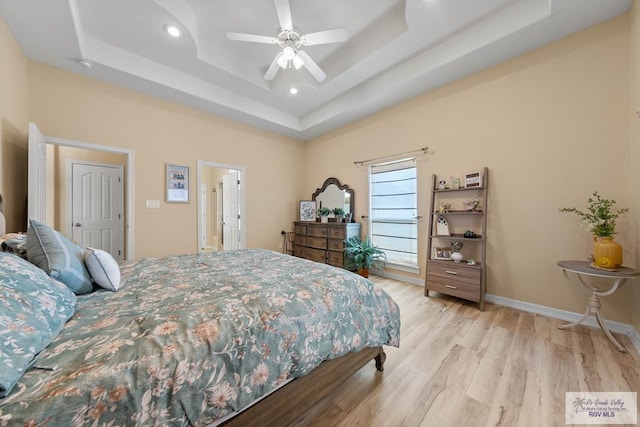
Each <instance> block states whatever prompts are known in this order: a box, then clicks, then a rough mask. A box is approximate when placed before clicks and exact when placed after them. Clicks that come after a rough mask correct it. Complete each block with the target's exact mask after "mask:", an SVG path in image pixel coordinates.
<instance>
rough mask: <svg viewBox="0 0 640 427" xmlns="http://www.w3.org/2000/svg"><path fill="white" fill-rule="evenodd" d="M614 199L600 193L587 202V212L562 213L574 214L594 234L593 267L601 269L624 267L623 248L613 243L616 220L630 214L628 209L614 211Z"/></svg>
mask: <svg viewBox="0 0 640 427" xmlns="http://www.w3.org/2000/svg"><path fill="white" fill-rule="evenodd" d="M615 204H616V201H615V200H613V199H603V198H602V197H600V194H598V192H597V191H596V192H594V193H593V197H589V200H588V201H587V210H586V212H585V211H581V210H579V209H577V208H575V207H574V208H561V209H559V210H560V212H572V213H575V214H577V215H578V216H579V217H580V218H582V221H583V227H584V228H586V229H587V230H589V231H590V232H591V233H592V234H593V241H594V243H593V265H594V266H595V267H599V268H607V269H614V268H617V267H620V266H621V265H622V247H621V246H620V245H619V244H618V243H616V242H614V241H613V235H614V234H615V233H616V220H617V219H618V217H619V216H620V215H622V214H623V213H625V212H629V209H628V208H622V209H618V210H614V207H613V205H615Z"/></svg>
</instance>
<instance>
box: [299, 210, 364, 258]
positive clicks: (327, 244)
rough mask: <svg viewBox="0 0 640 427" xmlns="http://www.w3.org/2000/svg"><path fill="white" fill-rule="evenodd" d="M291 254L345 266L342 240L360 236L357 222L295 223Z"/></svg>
mask: <svg viewBox="0 0 640 427" xmlns="http://www.w3.org/2000/svg"><path fill="white" fill-rule="evenodd" d="M294 224H295V236H294V247H293V254H294V255H295V256H297V257H300V258H306V259H310V260H312V261H316V262H320V263H324V264H330V265H333V266H335V267H341V268H347V266H346V264H345V258H344V240H346V239H349V238H351V237H360V224H359V223H351V224H348V223H344V222H330V223H318V222H315V223H314V222H300V221H296V222H295V223H294Z"/></svg>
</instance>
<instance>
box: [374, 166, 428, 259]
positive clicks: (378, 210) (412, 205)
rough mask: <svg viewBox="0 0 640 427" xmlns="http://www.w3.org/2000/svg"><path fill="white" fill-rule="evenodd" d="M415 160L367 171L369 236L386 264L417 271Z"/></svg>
mask: <svg viewBox="0 0 640 427" xmlns="http://www.w3.org/2000/svg"><path fill="white" fill-rule="evenodd" d="M416 172H417V171H416V161H415V158H412V159H405V160H399V161H396V162H389V163H384V164H379V165H373V166H371V167H370V169H369V185H370V191H369V194H370V195H371V203H370V204H369V206H370V213H369V221H370V234H371V241H372V243H373V244H374V245H376V246H378V247H379V248H380V249H382V250H384V251H385V253H386V254H387V262H388V263H390V264H398V265H402V266H406V267H411V268H417V267H418V219H417V216H418V202H417V185H418V184H417V182H418V181H417V173H416Z"/></svg>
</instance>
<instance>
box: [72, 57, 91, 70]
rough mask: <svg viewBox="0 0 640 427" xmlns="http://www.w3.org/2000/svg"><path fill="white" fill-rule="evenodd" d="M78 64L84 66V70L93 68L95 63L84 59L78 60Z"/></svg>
mask: <svg viewBox="0 0 640 427" xmlns="http://www.w3.org/2000/svg"><path fill="white" fill-rule="evenodd" d="M75 61H76V62H77V63H78V64H80V65H82V66H83V67H84V68H91V67H93V62H91V61H89V60H88V59H84V58H76V60H75Z"/></svg>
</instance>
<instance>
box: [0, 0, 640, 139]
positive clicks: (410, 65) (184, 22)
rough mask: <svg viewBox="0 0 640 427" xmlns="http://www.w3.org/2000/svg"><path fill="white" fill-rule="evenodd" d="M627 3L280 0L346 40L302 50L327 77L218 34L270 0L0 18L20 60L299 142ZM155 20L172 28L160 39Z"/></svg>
mask: <svg viewBox="0 0 640 427" xmlns="http://www.w3.org/2000/svg"><path fill="white" fill-rule="evenodd" d="M631 3H632V0H349V1H344V0H323V1H309V0H290V9H291V17H292V21H293V25H294V29H295V30H296V31H298V32H299V33H300V34H306V33H312V32H317V31H322V30H327V29H333V28H345V29H346V30H347V32H348V34H349V38H348V40H347V41H345V42H340V43H331V44H324V45H317V46H308V47H306V48H305V52H306V53H307V54H308V55H309V56H311V57H312V58H313V60H314V61H315V62H316V63H317V64H318V65H319V66H320V67H321V68H322V70H323V71H324V72H325V73H326V75H327V77H326V79H325V80H323V81H321V82H318V81H316V79H314V78H313V77H312V76H311V74H310V73H309V72H308V71H307V70H306V69H305V68H304V67H303V68H300V69H299V70H295V69H281V70H279V71H278V73H277V74H276V76H275V78H274V79H273V80H271V81H267V80H265V79H264V74H265V72H266V71H267V69H268V68H269V66H270V65H271V63H272V61H273V59H274V57H275V55H276V54H277V53H278V52H279V50H281V48H280V47H279V46H278V45H277V44H276V45H269V44H259V43H247V42H238V41H232V40H229V39H228V38H227V37H226V33H227V32H239V33H250V34H259V35H265V36H270V37H276V36H277V34H278V32H279V28H280V25H279V20H278V15H277V13H276V7H275V5H274V1H273V0H215V1H212V0H139V1H130V0H109V1H101V0H82V1H79V0H47V1H42V0H20V1H4V2H0V14H1V15H2V17H3V19H4V20H5V22H6V23H7V25H8V26H9V28H10V29H11V31H12V33H13V35H14V36H15V38H16V39H17V41H18V43H19V44H20V45H21V47H22V49H23V50H24V52H25V54H26V55H27V56H28V57H29V58H30V59H31V60H34V61H38V62H43V63H46V64H50V65H52V66H55V67H59V68H62V69H66V70H69V71H72V72H75V73H79V74H83V75H86V76H90V77H93V78H96V79H99V80H103V81H106V82H109V83H114V84H117V85H120V86H124V87H127V88H130V89H133V90H136V91H139V92H143V93H147V94H150V95H154V96H158V97H160V98H163V99H166V100H169V101H173V102H177V103H181V104H184V105H187V106H190V107H194V108H197V109H200V110H204V111H207V112H211V113H214V114H218V115H221V116H224V117H227V118H230V119H233V120H237V121H240V122H243V123H247V124H250V125H252V126H256V127H258V128H262V129H266V130H269V131H273V132H277V133H280V134H283V135H287V136H290V137H293V138H296V139H299V140H307V139H311V138H313V137H316V136H318V135H321V134H323V133H326V132H328V131H331V130H333V129H336V128H338V127H340V126H343V125H345V124H347V123H350V122H352V121H355V120H357V119H360V118H362V117H365V116H367V115H369V114H372V113H374V112H376V111H379V110H381V109H383V108H386V107H389V106H391V105H394V104H397V103H399V102H401V101H403V100H406V99H409V98H411V97H414V96H416V95H418V94H420V93H424V92H426V91H429V90H431V89H434V88H436V87H438V86H441V85H443V84H446V83H449V82H451V81H453V80H455V79H459V78H461V77H464V76H467V75H469V74H472V73H474V72H477V71H479V70H481V69H483V68H486V67H488V66H491V65H493V64H496V63H499V62H501V61H504V60H506V59H509V58H512V57H514V56H516V55H519V54H522V53H524V52H526V51H528V50H531V49H534V48H536V47H539V46H542V45H544V44H547V43H550V42H552V41H554V40H557V39H559V38H561V37H564V36H566V35H568V34H571V33H573V32H576V31H579V30H581V29H584V28H586V27H589V26H592V25H594V24H597V23H599V22H602V21H605V20H607V19H610V18H612V17H614V16H616V15H619V14H621V13H624V12H626V11H627V10H628V9H629V8H630V6H631ZM167 24H172V25H175V26H177V27H178V28H179V29H180V30H181V32H182V36H181V37H180V38H171V37H170V36H168V34H166V32H165V31H164V26H165V25H167ZM78 58H84V59H86V60H88V61H90V63H91V64H92V65H93V66H92V67H91V68H85V67H83V66H82V65H81V64H79V63H78V62H77V59H78ZM291 87H295V88H297V89H298V93H297V94H296V95H292V94H290V92H289V90H290V88H291Z"/></svg>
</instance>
